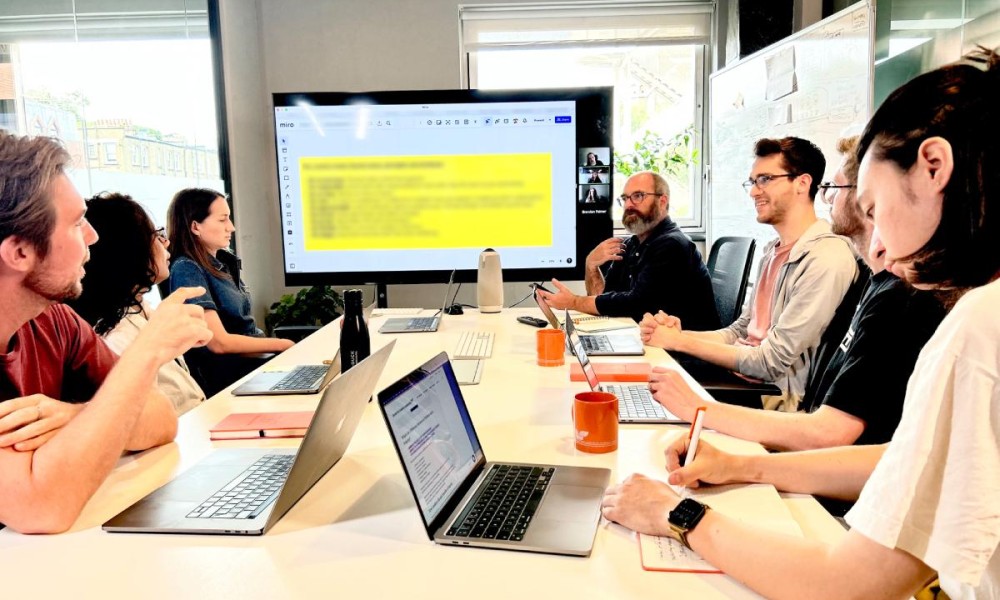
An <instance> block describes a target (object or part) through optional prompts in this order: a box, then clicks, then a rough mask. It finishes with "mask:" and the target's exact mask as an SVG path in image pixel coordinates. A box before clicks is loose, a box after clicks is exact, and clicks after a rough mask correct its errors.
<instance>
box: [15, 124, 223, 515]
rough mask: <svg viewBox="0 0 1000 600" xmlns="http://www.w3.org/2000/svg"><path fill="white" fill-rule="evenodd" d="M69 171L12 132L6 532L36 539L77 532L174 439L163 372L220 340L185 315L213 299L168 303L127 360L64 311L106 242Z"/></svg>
mask: <svg viewBox="0 0 1000 600" xmlns="http://www.w3.org/2000/svg"><path fill="white" fill-rule="evenodd" d="M68 163H69V155H68V153H67V152H66V150H65V149H64V148H63V147H62V146H61V145H60V144H59V143H58V142H57V141H55V140H53V139H51V138H43V137H38V138H28V137H19V136H15V135H11V134H8V133H6V132H4V131H0V342H2V347H0V490H3V492H2V493H0V523H2V524H6V525H7V526H8V527H11V528H13V529H16V530H18V531H21V532H26V533H49V532H58V531H64V530H66V529H68V528H69V527H70V526H71V525H72V524H73V522H74V521H75V520H76V518H77V516H78V515H79V514H80V511H81V510H82V509H83V506H84V505H85V504H86V502H87V500H88V499H89V498H90V496H91V495H93V493H94V492H95V491H96V490H97V488H98V486H100V484H101V482H102V481H104V478H105V477H106V476H107V475H108V473H110V472H111V469H112V468H114V466H115V464H116V462H117V460H118V457H119V456H120V455H121V453H122V452H123V451H127V450H145V449H147V448H151V447H153V446H157V445H160V444H165V443H167V442H169V441H171V440H172V439H173V438H174V435H175V434H176V432H177V417H176V413H175V412H174V409H173V405H172V404H171V403H170V401H169V400H168V399H167V398H166V396H164V395H163V394H161V393H160V392H158V391H156V390H155V388H154V386H153V383H154V381H155V377H156V372H157V369H158V368H159V367H160V365H162V364H164V363H166V362H168V361H171V360H173V359H174V358H175V357H177V356H179V355H180V354H182V353H183V352H184V351H185V350H187V349H188V348H191V347H192V346H195V345H204V344H205V343H206V342H207V341H208V339H209V338H211V331H210V330H209V329H208V326H207V325H206V324H205V321H204V317H203V314H202V309H201V308H199V307H196V306H190V305H184V300H186V299H187V298H189V297H193V296H197V295H199V294H201V293H204V290H201V289H194V290H192V289H188V290H180V291H178V292H177V293H175V294H174V295H172V296H171V297H169V298H167V299H166V300H164V301H163V303H162V304H161V308H159V309H157V311H156V312H155V313H154V315H153V317H152V318H151V319H150V321H149V324H148V325H147V326H146V327H145V328H144V329H143V330H142V332H141V333H140V334H139V337H137V338H136V340H135V342H134V343H133V345H132V346H130V347H129V348H128V349H127V350H126V351H125V352H124V353H123V354H122V356H121V358H118V357H116V356H115V355H114V353H112V352H111V350H109V349H108V347H107V346H106V345H105V344H104V342H103V341H101V339H100V338H99V337H98V336H97V334H96V333H95V332H94V330H93V329H92V328H91V327H90V325H88V324H87V323H86V321H84V320H83V319H81V318H80V317H79V316H78V315H77V314H76V313H75V312H73V310H72V309H70V308H68V307H66V306H64V305H62V304H59V303H60V302H62V301H64V300H69V299H72V298H75V297H77V296H79V295H80V293H81V291H82V287H81V280H82V279H83V276H84V263H86V262H87V258H88V256H89V250H88V246H90V244H93V243H94V242H95V241H97V234H96V232H95V231H94V229H93V228H92V227H91V226H90V224H89V223H87V219H86V217H85V216H84V215H85V213H86V204H85V203H84V201H83V198H81V197H80V194H79V193H77V191H76V189H75V188H74V187H73V183H72V182H71V181H70V180H69V178H68V177H67V176H66V174H65V172H64V169H65V167H66V165H67V164H68ZM154 321H155V324H154Z"/></svg>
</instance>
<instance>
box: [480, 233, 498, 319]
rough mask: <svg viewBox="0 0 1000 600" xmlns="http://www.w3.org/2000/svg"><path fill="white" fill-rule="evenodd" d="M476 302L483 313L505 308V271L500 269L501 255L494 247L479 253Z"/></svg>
mask: <svg viewBox="0 0 1000 600" xmlns="http://www.w3.org/2000/svg"><path fill="white" fill-rule="evenodd" d="M476 303H477V304H479V312H482V313H498V312H500V309H501V308H503V272H502V270H501V269H500V255H499V254H497V253H496V251H495V250H493V248H487V249H486V250H483V251H482V252H481V253H480V254H479V275H478V278H477V279H476Z"/></svg>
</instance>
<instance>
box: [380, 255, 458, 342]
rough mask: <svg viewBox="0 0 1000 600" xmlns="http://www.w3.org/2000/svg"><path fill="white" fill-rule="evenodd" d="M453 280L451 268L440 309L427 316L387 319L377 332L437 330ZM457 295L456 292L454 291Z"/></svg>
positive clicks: (446, 305)
mask: <svg viewBox="0 0 1000 600" xmlns="http://www.w3.org/2000/svg"><path fill="white" fill-rule="evenodd" d="M454 282H455V271H454V270H452V272H451V277H449V278H448V289H446V290H445V291H444V302H442V303H441V310H439V311H437V312H436V313H434V314H433V315H431V316H429V317H410V318H406V319H402V318H397V319H388V320H386V322H385V323H383V324H382V326H381V327H379V329H378V332H379V333H416V332H420V331H437V330H438V326H440V325H441V316H442V315H443V314H444V309H446V308H448V296H449V295H450V294H451V284H452V283H454ZM456 295H457V292H456Z"/></svg>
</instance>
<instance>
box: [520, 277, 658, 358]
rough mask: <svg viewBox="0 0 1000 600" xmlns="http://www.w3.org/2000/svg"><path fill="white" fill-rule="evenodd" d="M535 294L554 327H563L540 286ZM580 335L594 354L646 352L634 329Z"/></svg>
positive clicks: (538, 303)
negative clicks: (628, 331) (542, 294)
mask: <svg viewBox="0 0 1000 600" xmlns="http://www.w3.org/2000/svg"><path fill="white" fill-rule="evenodd" d="M534 296H535V304H537V305H538V308H539V309H540V310H541V311H542V314H544V315H545V318H546V319H548V321H549V323H550V324H551V325H552V328H553V329H562V327H561V326H560V325H559V319H557V318H556V315H555V313H553V312H552V308H551V307H550V306H549V305H548V303H547V302H545V300H542V297H541V296H539V295H538V288H535V293H534ZM571 321H572V319H570V318H569V311H566V322H567V323H570V322H571ZM579 335H580V339H581V341H582V342H583V343H584V344H585V345H586V347H587V352H588V353H590V354H591V355H593V356H642V355H643V354H645V353H646V350H645V349H644V348H643V347H642V340H641V339H640V338H639V334H638V332H636V331H634V330H633V331H632V332H631V333H584V334H579ZM570 350H572V348H570Z"/></svg>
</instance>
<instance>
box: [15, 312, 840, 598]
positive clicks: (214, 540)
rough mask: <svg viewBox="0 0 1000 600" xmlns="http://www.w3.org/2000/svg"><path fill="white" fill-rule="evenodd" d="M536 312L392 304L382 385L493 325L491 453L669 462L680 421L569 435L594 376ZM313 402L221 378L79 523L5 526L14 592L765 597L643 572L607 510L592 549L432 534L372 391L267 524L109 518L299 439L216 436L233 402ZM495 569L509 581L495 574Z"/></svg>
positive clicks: (617, 471) (801, 508) (829, 528)
mask: <svg viewBox="0 0 1000 600" xmlns="http://www.w3.org/2000/svg"><path fill="white" fill-rule="evenodd" d="M537 312H538V311H537V310H529V309H521V310H505V311H503V312H502V313H499V314H490V315H480V314H479V313H478V312H476V311H474V310H468V311H467V314H466V315H463V316H445V317H444V319H443V322H442V325H441V328H440V330H439V331H438V332H437V333H407V334H397V335H392V336H386V335H380V334H378V333H376V332H377V329H378V327H379V325H380V324H381V322H382V321H383V319H384V318H385V317H380V318H374V319H373V320H372V323H371V327H370V329H371V332H372V349H373V350H374V349H377V348H379V347H381V346H382V345H383V344H384V343H386V341H387V340H388V339H390V338H395V339H396V340H397V343H396V348H395V350H394V352H393V355H392V356H391V357H390V359H389V364H388V366H387V368H386V371H385V373H384V374H383V377H382V379H381V380H380V382H379V386H378V389H382V388H383V387H385V386H386V385H388V384H390V383H392V382H393V381H395V380H396V379H398V378H399V377H401V376H402V375H404V374H406V373H408V372H409V371H410V370H412V369H413V368H415V367H416V366H418V365H420V364H421V363H423V362H424V361H425V360H426V359H428V358H430V357H431V356H433V355H434V354H436V353H438V352H440V351H442V350H446V351H449V352H451V351H453V349H454V346H455V344H456V343H457V341H458V337H459V334H460V333H461V331H463V330H467V329H481V330H490V331H494V332H495V333H496V341H495V344H494V351H493V356H492V358H490V359H487V361H486V365H485V370H484V373H483V378H482V382H481V384H480V385H474V386H463V387H462V392H463V394H464V396H465V399H466V402H467V403H468V406H469V411H470V413H471V416H472V419H473V422H474V424H475V426H476V429H477V432H478V434H479V437H480V440H481V442H482V444H483V449H484V451H485V452H486V457H487V459H489V460H504V461H524V462H552V463H556V464H571V465H581V466H597V467H607V468H610V469H611V470H612V480H613V481H618V480H620V479H622V478H623V477H625V476H627V475H628V474H630V473H632V472H635V471H640V472H644V473H646V474H649V475H654V476H655V475H660V476H663V477H665V472H664V470H663V467H662V465H663V458H662V450H663V447H664V446H665V445H666V443H667V442H668V440H670V439H671V437H672V436H674V435H677V432H679V431H683V428H681V427H677V426H664V425H623V426H621V428H620V432H619V450H618V451H617V452H613V453H609V454H603V455H592V454H586V453H582V452H579V451H577V450H576V449H575V448H574V446H573V434H572V423H571V421H570V405H571V403H572V399H573V395H574V394H575V393H577V392H579V391H582V390H584V389H586V384H585V383H577V382H570V381H569V376H568V371H569V364H570V361H574V360H575V359H574V358H573V357H572V356H569V355H567V357H566V358H567V362H566V365H564V366H562V367H550V368H545V367H539V366H536V365H535V332H536V331H537V329H535V328H533V327H529V326H526V325H523V324H520V323H517V322H516V321H515V317H516V316H517V315H520V314H535V313H537ZM425 314H431V312H430V311H428V312H427V313H425ZM338 332H339V329H338V325H337V323H333V324H331V325H329V326H327V327H326V328H324V329H323V330H321V331H320V332H318V333H317V334H314V335H313V336H310V337H309V338H308V339H306V340H304V341H302V342H300V343H299V344H297V345H296V346H295V347H294V348H292V349H291V350H289V351H287V352H285V353H283V354H282V355H280V356H278V357H276V358H275V359H274V361H272V363H274V364H284V365H287V364H306V363H316V362H319V360H320V359H322V358H328V357H330V356H332V355H333V354H334V352H335V350H336V347H337V345H338V342H337V340H338ZM645 359H646V360H649V361H651V362H653V363H654V364H667V363H670V362H671V359H670V358H669V356H667V354H666V353H665V352H663V351H662V350H659V349H655V348H647V352H646V357H645ZM599 360H604V361H614V360H636V359H635V358H634V357H633V358H624V359H615V358H605V359H599ZM317 401H318V396H315V395H312V396H286V397H270V398H263V397H244V398H236V397H233V396H231V395H230V394H229V393H228V390H226V391H223V392H222V393H220V394H218V395H217V396H215V397H214V398H212V399H210V400H209V401H207V402H205V403H204V404H202V405H201V406H199V407H198V408H196V409H195V410H193V411H191V412H189V413H187V414H185V415H184V416H183V417H182V418H181V420H180V431H179V433H178V436H177V439H176V442H175V443H172V444H169V445H167V446H163V447H160V448H156V449H153V450H150V451H147V452H143V453H140V454H135V455H130V456H125V457H123V458H122V459H121V461H120V462H119V464H118V467H117V468H116V469H115V470H114V472H113V473H112V474H111V476H110V477H109V478H108V480H107V481H106V482H105V483H104V485H103V486H102V487H101V488H100V489H99V490H98V492H97V494H96V495H95V496H94V498H92V499H91V501H90V502H89V503H88V504H87V506H86V508H85V509H84V512H83V514H82V515H81V517H80V518H79V520H78V521H77V523H76V524H75V525H74V527H73V528H72V530H71V531H70V532H69V533H66V534H62V535H56V536H24V535H20V534H17V533H14V532H12V531H9V530H6V529H5V530H2V531H0V565H3V567H2V572H3V575H2V576H0V578H2V583H0V586H2V589H3V590H4V594H3V595H4V597H10V598H17V597H48V596H49V595H50V594H51V595H54V594H56V593H59V594H61V595H64V596H66V597H70V596H73V597H101V598H119V597H121V598H135V597H142V598H178V597H223V596H226V597H239V598H285V597H312V596H319V595H321V594H322V595H324V596H326V595H329V596H334V597H343V598H353V597H359V596H362V595H364V596H367V597H372V598H388V597H404V596H405V597H407V598H462V597H480V598H509V597H512V596H514V595H516V594H520V595H521V596H522V597H526V598H541V597H560V598H569V597H572V598H632V597H634V598H657V597H658V598H731V597H736V598H743V597H751V598H752V597H756V595H755V594H753V593H752V592H750V591H749V590H747V589H746V588H744V587H743V586H742V585H740V584H739V583H737V582H736V581H734V580H732V579H730V578H729V577H728V576H725V575H695V574H678V573H662V572H646V571H643V570H642V567H641V564H640V560H639V552H638V545H637V542H636V539H635V536H634V534H633V533H632V532H630V531H628V530H626V529H624V528H623V527H620V526H618V525H615V524H610V523H607V522H602V523H601V525H600V527H599V529H598V532H597V538H596V541H595V544H594V550H593V553H592V555H591V556H590V557H589V558H575V557H562V556H550V555H541V554H530V553H522V552H506V551H498V550H481V549H471V548H454V547H445V546H439V545H436V544H433V543H432V542H430V541H429V540H428V539H427V535H426V533H425V531H424V529H423V526H422V523H421V521H420V516H419V514H418V512H417V510H416V506H415V504H414V501H413V497H412V495H411V493H410V490H409V487H408V485H407V482H406V478H405V476H404V475H403V473H402V470H401V468H400V465H399V460H398V458H397V456H396V453H395V450H394V449H393V446H392V442H391V440H390V438H389V435H388V432H387V431H386V428H385V424H384V423H383V421H382V417H381V415H380V414H379V410H378V407H377V406H375V405H374V403H373V404H371V405H369V407H368V410H367V411H366V413H365V415H364V417H363V418H362V420H361V423H360V425H359V426H358V430H357V432H356V433H355V435H354V438H353V440H352V442H351V445H350V447H349V448H348V451H347V454H346V455H345V456H344V458H343V459H342V460H341V461H340V462H339V463H338V464H337V465H335V466H334V467H333V468H332V469H331V470H330V472H329V473H328V474H327V475H326V476H325V477H324V478H323V479H321V480H320V482H319V483H317V484H316V486H315V487H314V488H313V489H312V490H311V491H310V492H309V493H308V494H306V496H305V497H304V498H303V499H302V500H300V501H299V503H298V504H297V505H296V506H294V507H293V508H292V509H291V511H289V513H288V514H287V515H286V516H285V517H284V518H283V519H281V520H280V521H279V522H278V523H277V525H275V527H274V528H273V529H272V530H271V531H270V532H268V533H267V534H266V535H264V536H261V537H228V536H191V535H152V534H109V533H105V532H103V531H102V530H101V529H100V525H101V523H103V522H104V521H106V520H107V519H108V518H110V517H112V516H114V515H115V514H117V513H118V512H120V511H121V510H122V509H124V508H126V507H127V506H129V505H130V504H132V503H133V502H135V501H136V500H138V499H140V498H141V497H143V496H145V495H146V494H148V493H149V492H151V491H152V490H154V489H156V488H157V487H159V486H160V485H162V484H164V483H165V482H167V481H168V480H170V479H171V478H173V477H175V476H176V475H177V474H178V473H180V472H181V471H183V470H185V469H187V468H188V467H190V466H191V465H192V464H194V463H195V462H197V461H198V460H199V459H200V458H202V457H203V456H204V455H205V454H206V453H207V452H209V451H210V450H211V449H212V448H218V447H225V448H233V447H241V446H242V447H252V446H262V445H268V446H294V445H296V444H297V443H298V440H268V441H262V440H252V441H225V442H211V441H209V439H208V433H207V430H208V429H209V428H210V427H211V426H212V425H214V424H215V423H217V422H218V421H220V420H221V419H222V418H223V417H225V416H226V415H228V414H229V413H231V412H258V411H267V410H308V409H311V408H313V407H315V404H316V402H317ZM706 436H708V437H707V438H706V439H711V440H713V441H715V442H717V443H720V444H722V445H724V446H725V447H727V448H730V449H733V450H736V451H746V452H760V451H762V450H761V449H760V447H759V446H757V445H756V444H749V443H747V442H742V441H738V440H733V439H731V438H725V437H724V436H719V435H716V434H711V433H708V434H706ZM785 503H786V506H787V507H788V509H789V510H790V511H791V513H792V515H793V516H794V517H795V519H796V520H797V521H798V523H799V525H800V527H801V528H802V530H803V532H804V534H805V535H806V536H807V537H813V538H817V539H824V540H827V541H833V540H835V539H837V537H839V536H841V535H843V534H844V530H843V529H842V528H841V527H840V525H839V524H838V523H837V522H836V520H834V519H833V518H832V517H830V515H829V514H828V513H826V511H824V510H823V509H822V508H821V507H820V506H819V504H818V503H817V502H816V501H815V500H813V499H812V498H810V497H808V496H799V495H791V496H787V497H786V498H785ZM514 574H516V575H514ZM500 577H502V578H503V579H502V580H501V581H503V583H498V582H496V579H497V578H500ZM517 588H525V589H524V590H523V591H518V590H517Z"/></svg>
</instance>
